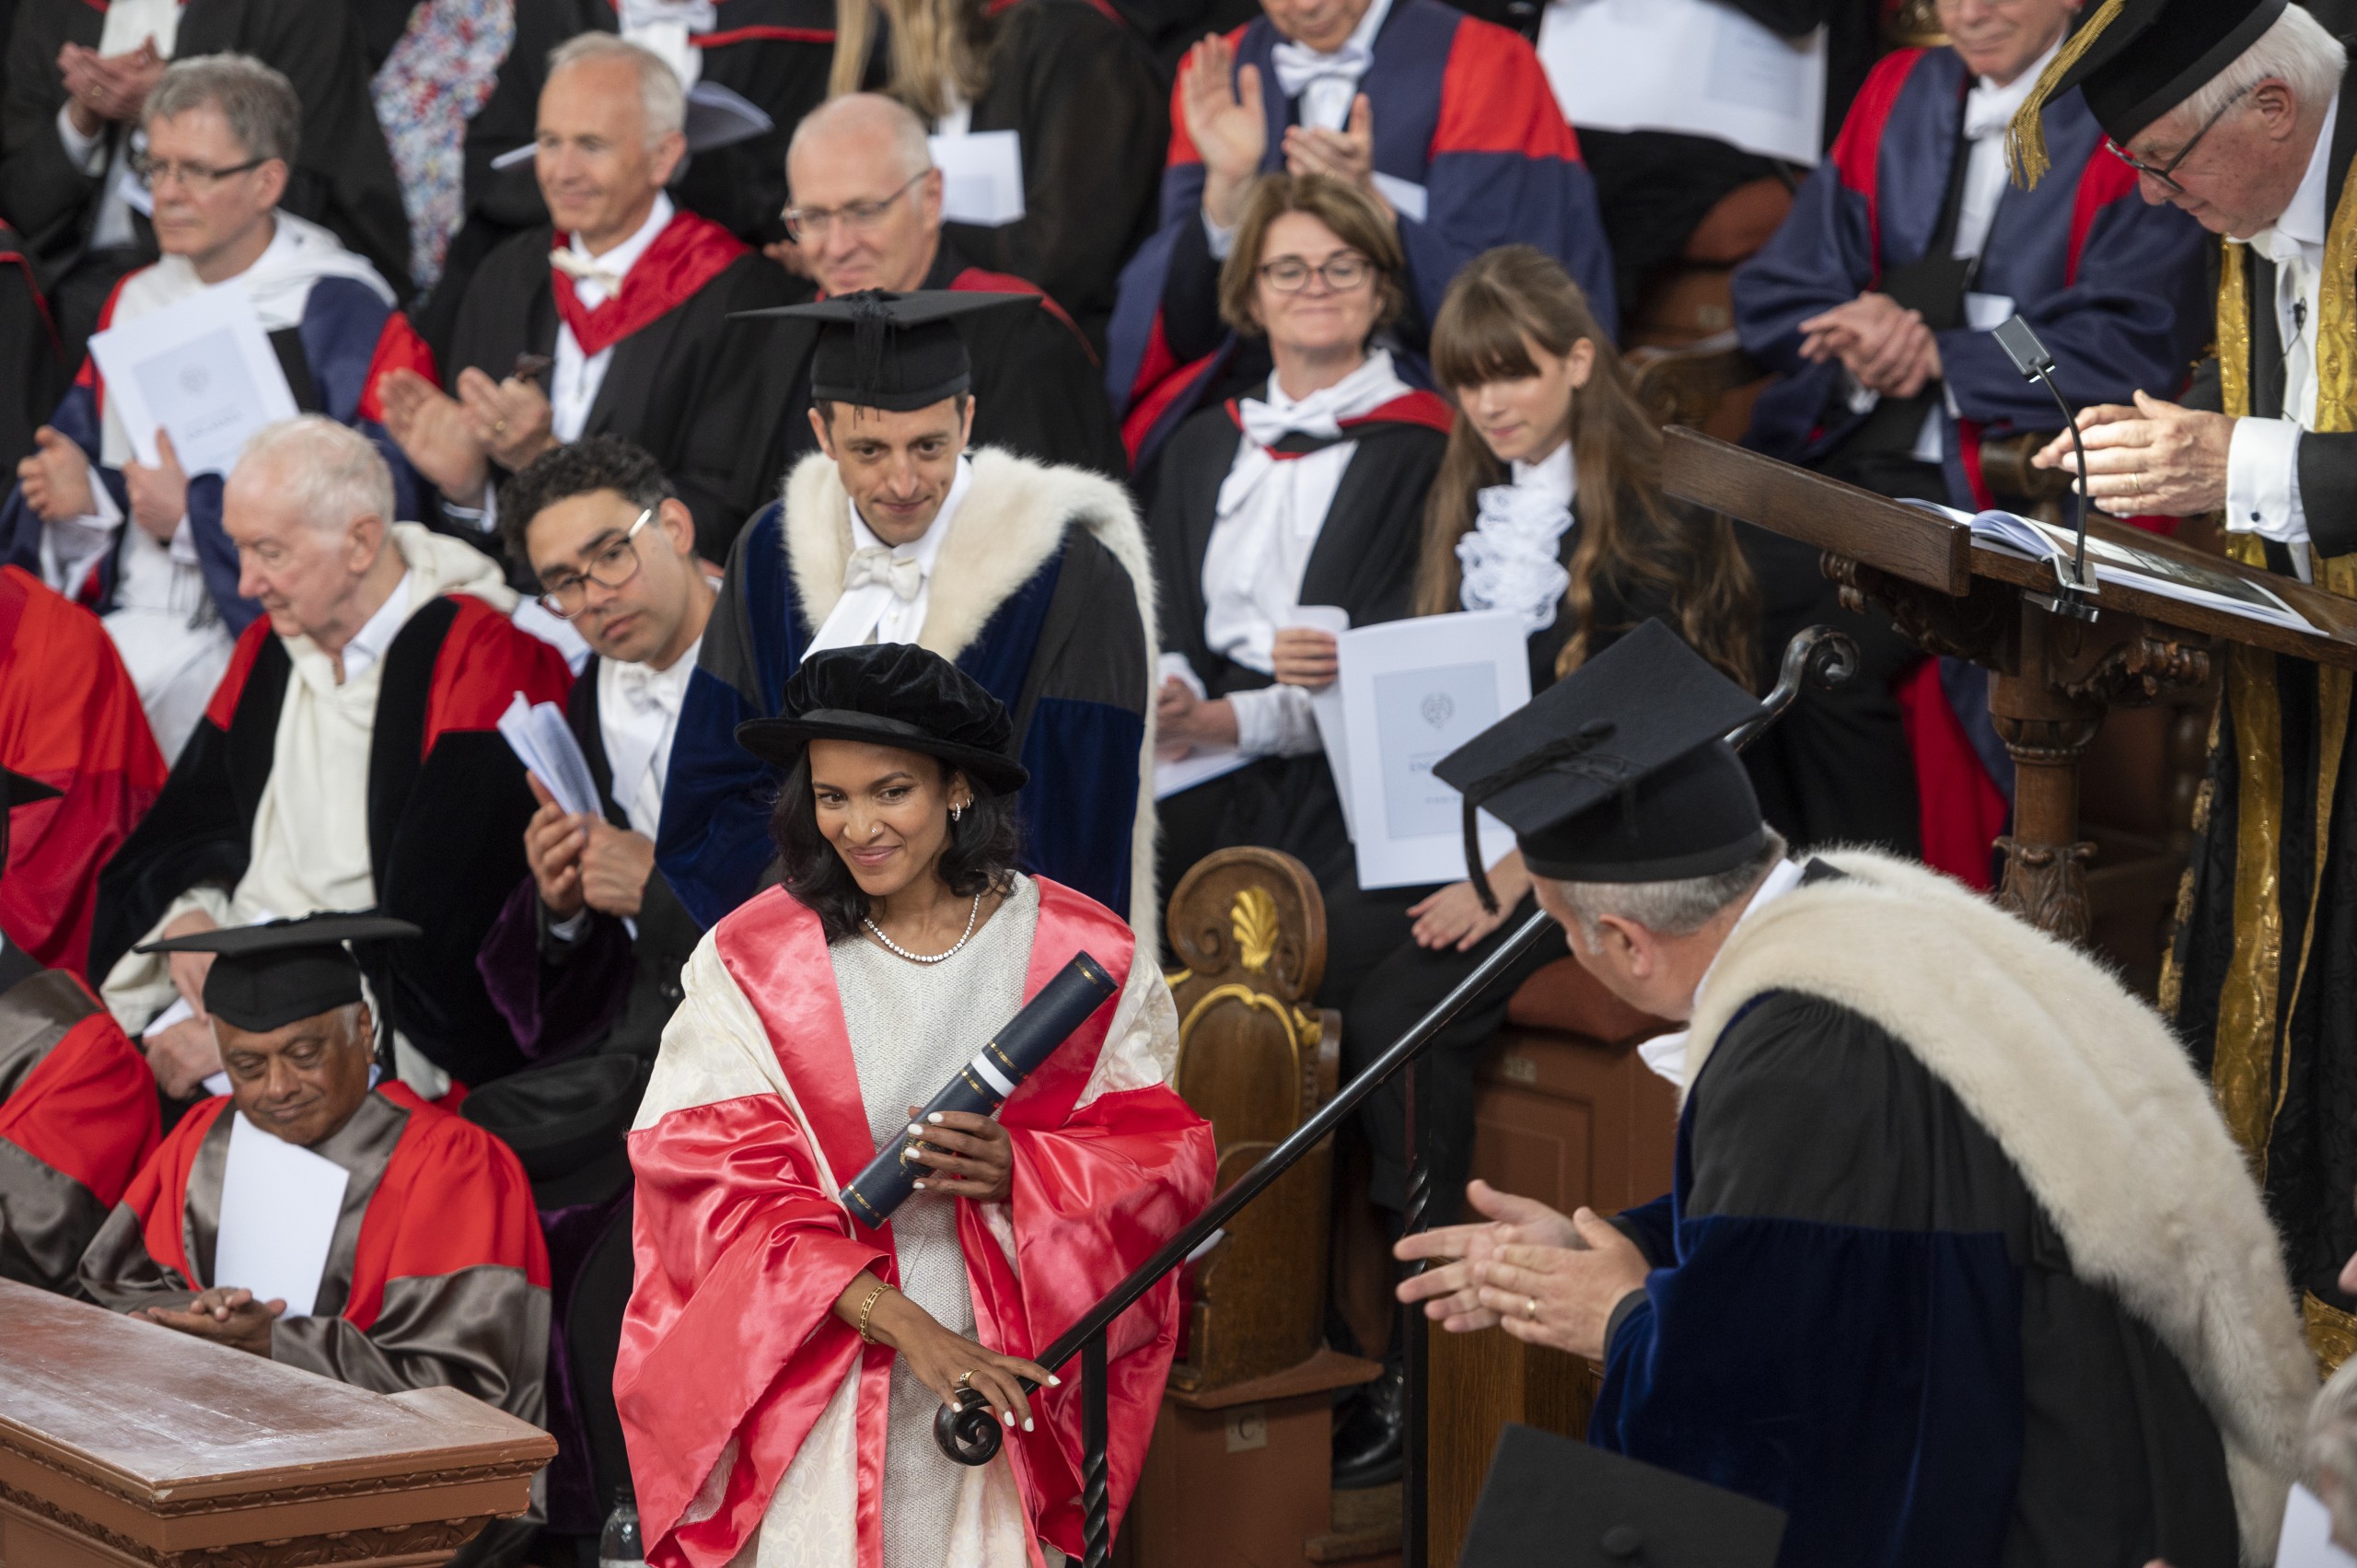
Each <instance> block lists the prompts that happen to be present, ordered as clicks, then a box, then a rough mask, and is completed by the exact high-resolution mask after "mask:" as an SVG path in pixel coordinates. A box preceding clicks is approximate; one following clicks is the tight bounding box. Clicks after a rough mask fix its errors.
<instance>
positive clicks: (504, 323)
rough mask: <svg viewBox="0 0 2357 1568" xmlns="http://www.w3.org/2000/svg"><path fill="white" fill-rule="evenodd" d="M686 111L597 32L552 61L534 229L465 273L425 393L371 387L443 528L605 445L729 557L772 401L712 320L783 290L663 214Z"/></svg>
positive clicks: (752, 264) (464, 528) (754, 348)
mask: <svg viewBox="0 0 2357 1568" xmlns="http://www.w3.org/2000/svg"><path fill="white" fill-rule="evenodd" d="M686 115H687V102H686V98H685V95H684V93H683V91H682V89H681V88H680V86H679V77H678V75H675V74H674V73H673V72H672V69H671V67H670V66H669V65H668V64H664V62H663V61H662V60H661V59H660V58H658V57H657V56H656V55H655V54H654V53H653V52H649V51H648V50H645V49H643V48H641V47H640V46H638V45H637V44H634V43H632V42H629V41H626V40H624V39H621V38H618V37H616V36H614V35H613V34H611V33H604V32H587V33H583V34H581V35H580V36H579V37H576V38H575V39H573V40H572V41H570V42H567V43H565V44H563V46H561V47H560V48H559V49H558V50H557V51H556V52H555V53H554V54H552V56H551V57H550V62H549V74H548V81H547V85H546V86H545V87H542V88H541V89H540V122H539V123H540V131H539V141H538V145H537V151H536V153H535V155H534V157H535V162H534V168H535V169H536V171H537V173H538V175H539V179H540V193H541V195H542V196H544V197H545V198H546V199H547V202H548V208H549V215H550V219H551V221H550V222H549V223H546V224H541V225H540V226H536V227H533V228H530V229H527V230H526V231H525V232H523V233H521V234H518V235H517V236H516V237H515V238H511V239H509V240H507V241H506V242H505V243H504V244H502V245H500V246H499V247H498V249H496V250H493V251H492V252H491V254H490V255H489V256H487V257H485V258H484V259H483V261H482V266H481V267H480V268H478V269H477V270H476V272H475V273H474V276H473V278H472V279H471V281H470V283H469V284H468V285H467V292H466V298H465V301H464V303H463V304H462V305H461V306H460V307H459V319H458V326H457V328H456V330H455V331H454V333H453V336H452V339H451V343H450V353H449V354H448V355H447V357H446V358H445V360H444V364H443V372H444V379H443V382H442V384H441V385H440V386H436V385H435V382H434V381H433V380H432V379H431V378H429V377H426V376H425V375H424V374H421V373H420V372H419V371H417V370H397V371H394V372H392V373H390V374H389V375H388V376H386V377H384V378H383V381H382V383H381V386H382V394H381V395H382V396H383V398H384V401H385V415H386V424H387V425H388V426H389V428H390V429H391V431H392V433H393V437H394V439H395V440H397V441H399V442H400V443H401V450H402V451H404V452H405V453H407V454H408V455H409V458H410V460H411V461H412V462H413V463H415V464H416V465H417V469H418V471H419V472H420V473H422V474H424V476H425V477H426V478H427V479H428V480H430V481H431V482H433V484H434V485H435V489H436V490H437V491H438V492H439V494H440V497H441V504H442V511H443V513H444V515H445V517H447V519H448V520H449V526H450V527H451V528H453V529H454V531H460V532H472V531H475V530H482V531H483V532H489V531H491V530H492V529H493V528H495V527H496V526H497V516H498V513H497V488H498V485H499V482H501V480H502V479H504V478H505V476H506V475H508V474H511V473H517V472H520V471H521V470H523V469H524V468H525V467H526V466H527V465H528V464H529V463H530V462H531V461H532V459H535V458H537V457H539V456H540V454H541V453H543V452H547V451H550V450H552V449H553V448H555V447H561V446H563V445H565V444H567V443H569V442H573V441H577V440H580V439H581V438H582V437H583V436H594V435H598V434H611V435H616V436H625V437H627V438H629V439H630V440H633V441H635V442H636V443H638V445H640V446H642V447H645V448H646V449H647V450H648V451H649V452H652V453H653V454H654V455H655V457H656V460H657V461H659V462H660V463H662V465H663V471H664V473H665V475H666V476H667V477H668V479H669V481H670V482H671V485H672V488H673V489H674V490H675V491H676V492H677V493H678V494H679V498H680V500H681V501H682V502H684V503H685V504H686V505H687V508H688V510H689V512H690V513H691V515H693V517H694V518H695V524H696V544H697V548H698V549H699V550H700V551H702V553H703V555H704V556H705V558H706V559H707V560H712V561H718V560H721V559H723V558H725V557H726V555H727V553H728V541H729V540H732V539H734V538H735V537H736V535H737V528H739V527H741V526H742V525H743V523H744V520H745V516H746V513H747V512H748V511H749V510H750V509H751V508H750V507H749V506H748V505H745V504H743V503H742V502H740V501H738V500H737V494H738V485H737V473H738V470H739V468H740V466H741V465H742V463H743V460H744V456H743V455H744V453H745V451H746V449H747V443H748V441H749V440H751V441H758V440H760V439H761V434H762V433H761V432H758V431H756V430H754V429H752V428H749V420H751V419H752V418H754V417H756V416H757V415H760V414H765V413H766V412H767V411H768V410H769V409H771V408H772V406H773V405H774V403H775V401H776V397H775V394H774V393H772V392H771V391H770V390H769V387H768V383H769V382H770V381H771V380H772V378H773V376H774V371H773V369H772V366H771V365H770V363H769V359H768V355H767V354H766V353H765V352H764V351H765V349H766V346H767V345H766V344H765V343H763V342H762V340H761V337H760V335H759V334H758V333H751V332H747V331H744V330H743V329H741V328H738V327H734V326H731V325H730V324H729V323H728V317H729V315H730V313H732V312H734V311H738V310H751V309H758V308H763V307H766V306H772V305H783V304H785V303H787V302H788V301H790V300H792V299H794V298H795V297H796V296H797V293H798V291H797V288H796V285H795V282H794V280H793V279H792V278H791V277H789V276H788V275H787V274H786V273H785V272H784V269H783V268H781V267H779V266H778V265H777V264H776V263H775V262H773V261H770V260H768V259H767V258H766V257H764V256H762V255H761V254H760V253H759V252H758V251H755V250H750V249H749V248H748V247H747V246H746V245H745V243H744V242H743V241H742V240H740V239H738V238H737V237H736V236H734V235H732V234H730V233H729V232H728V231H727V230H726V229H725V228H723V227H721V226H719V225H718V224H716V223H714V222H712V221H711V220H710V219H708V218H703V217H700V216H698V215H695V214H694V213H691V212H685V211H682V210H680V209H679V208H677V207H675V206H674V205H673V204H672V202H671V198H670V197H669V196H668V194H667V193H666V192H665V187H666V186H667V185H668V183H669V182H670V180H671V178H672V176H673V175H674V174H675V173H676V172H677V171H678V169H679V163H680V160H681V159H682V158H683V157H685V156H686V153H687V141H686V137H685V135H684V134H683V132H682V129H681V127H682V126H683V125H684V124H685V122H686ZM755 505H758V503H756V504H755ZM523 581H524V579H521V578H519V582H523ZM526 586H529V585H528V583H527V584H526Z"/></svg>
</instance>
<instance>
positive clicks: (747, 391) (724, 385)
mask: <svg viewBox="0 0 2357 1568" xmlns="http://www.w3.org/2000/svg"><path fill="white" fill-rule="evenodd" d="M554 238H555V237H554V234H553V232H552V230H551V229H550V227H549V226H547V225H546V224H542V225H541V226H539V227H537V228H531V229H527V230H526V231H525V232H523V233H521V234H519V235H517V236H516V237H515V238H512V239H510V240H508V241H507V242H506V243H505V244H504V245H502V246H500V247H499V249H498V250H494V251H493V252H492V253H491V255H490V256H489V257H487V258H485V260H484V261H483V263H482V267H481V268H479V269H478V270H477V272H476V273H475V277H474V281H473V283H472V284H471V285H470V286H469V288H468V290H467V299H466V303H465V305H464V306H463V307H462V308H460V310H459V323H458V328H457V331H456V332H455V334H454V336H453V340H452V343H451V345H450V353H449V355H448V357H447V358H446V359H445V360H444V361H443V365H442V374H443V381H444V384H445V385H453V384H455V383H456V382H457V380H458V377H459V372H460V371H461V370H464V369H467V368H469V367H470V366H471V367H472V368H474V369H478V370H481V371H482V372H483V373H484V374H485V375H487V376H489V377H492V378H493V380H498V379H501V378H504V377H507V376H510V375H512V374H514V372H515V368H516V356H517V354H525V353H530V354H548V355H553V354H555V353H556V332H557V313H556V295H555V291H554V290H553V289H552V286H551V285H550V281H549V251H550V250H551V249H552V246H553V243H554ZM796 293H797V289H796V285H795V280H794V279H793V278H792V277H791V276H790V275H789V274H788V273H786V271H785V269H784V268H783V267H781V266H779V265H778V264H777V263H776V262H774V261H771V260H770V259H769V258H768V257H766V256H763V255H762V254H761V252H759V251H758V250H749V251H747V252H746V253H744V254H743V255H741V256H739V257H737V260H736V261H733V262H731V263H729V265H728V266H727V267H726V269H724V270H723V271H722V272H720V273H717V274H715V275H714V277H713V279H712V280H711V281H710V282H708V283H706V284H705V285H703V287H702V288H701V289H698V290H697V291H696V292H695V293H694V294H692V295H691V296H689V297H688V298H687V299H685V300H683V301H682V302H680V303H679V305H676V306H674V307H673V308H671V309H670V310H668V311H667V312H666V313H665V314H663V315H661V316H658V317H656V319H654V320H653V321H651V322H650V323H648V324H647V325H646V326H644V327H643V328H641V329H640V330H639V331H636V332H633V334H631V335H630V336H629V337H626V338H624V339H622V340H621V342H620V343H616V344H615V345H614V350H613V353H614V357H613V360H612V362H611V363H610V365H609V366H607V369H606V378H605V380H604V381H602V382H601V383H599V385H598V396H597V398H596V400H595V401H593V402H592V403H591V405H590V408H589V418H588V422H587V423H586V424H584V425H583V426H582V430H581V433H582V435H584V436H597V435H600V434H609V433H610V434H612V435H616V436H628V437H629V438H630V439H631V440H633V441H635V442H637V443H638V444H639V445H640V446H642V447H645V448H646V449H647V450H648V451H649V452H651V453H653V454H654V456H655V458H656V461H658V462H660V463H661V464H662V465H663V471H664V473H665V474H666V475H667V476H668V478H669V479H670V481H671V483H672V485H673V487H674V488H675V489H676V490H677V491H678V492H679V499H680V500H681V501H684V502H685V503H687V506H688V509H689V510H690V511H691V512H693V513H694V514H695V519H696V549H697V552H698V553H700V554H701V555H702V556H703V558H704V559H706V560H707V561H724V560H726V559H727V556H728V543H729V541H730V540H733V539H735V538H736V537H737V529H738V528H741V527H742V526H743V525H744V522H745V518H746V517H747V516H748V515H749V513H750V512H751V511H753V510H754V509H755V507H756V506H757V505H758V503H753V504H747V502H746V501H742V500H739V499H737V497H739V496H742V495H744V494H745V486H744V480H743V473H744V460H743V453H744V452H745V450H746V449H747V448H746V445H745V442H744V440H743V435H744V426H743V424H742V423H741V421H742V420H743V419H744V418H745V415H746V413H747V412H748V411H751V410H757V409H761V408H766V407H770V406H773V405H774V402H775V401H776V394H775V392H774V391H773V390H772V387H773V385H774V384H775V382H776V378H777V377H778V375H779V367H778V366H777V365H776V363H775V361H774V360H773V359H772V358H771V357H770V356H769V355H768V354H766V353H764V352H762V350H763V347H764V345H762V344H761V341H760V334H759V332H758V331H752V330H749V329H748V328H747V327H746V326H745V325H744V324H743V323H742V322H737V323H731V322H730V321H729V319H728V318H729V316H730V315H731V314H732V313H734V312H736V311H739V310H761V309H767V308H770V307H772V306H776V305H786V304H791V303H792V302H793V301H794V299H795V296H796ZM502 477H504V476H502Z"/></svg>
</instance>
